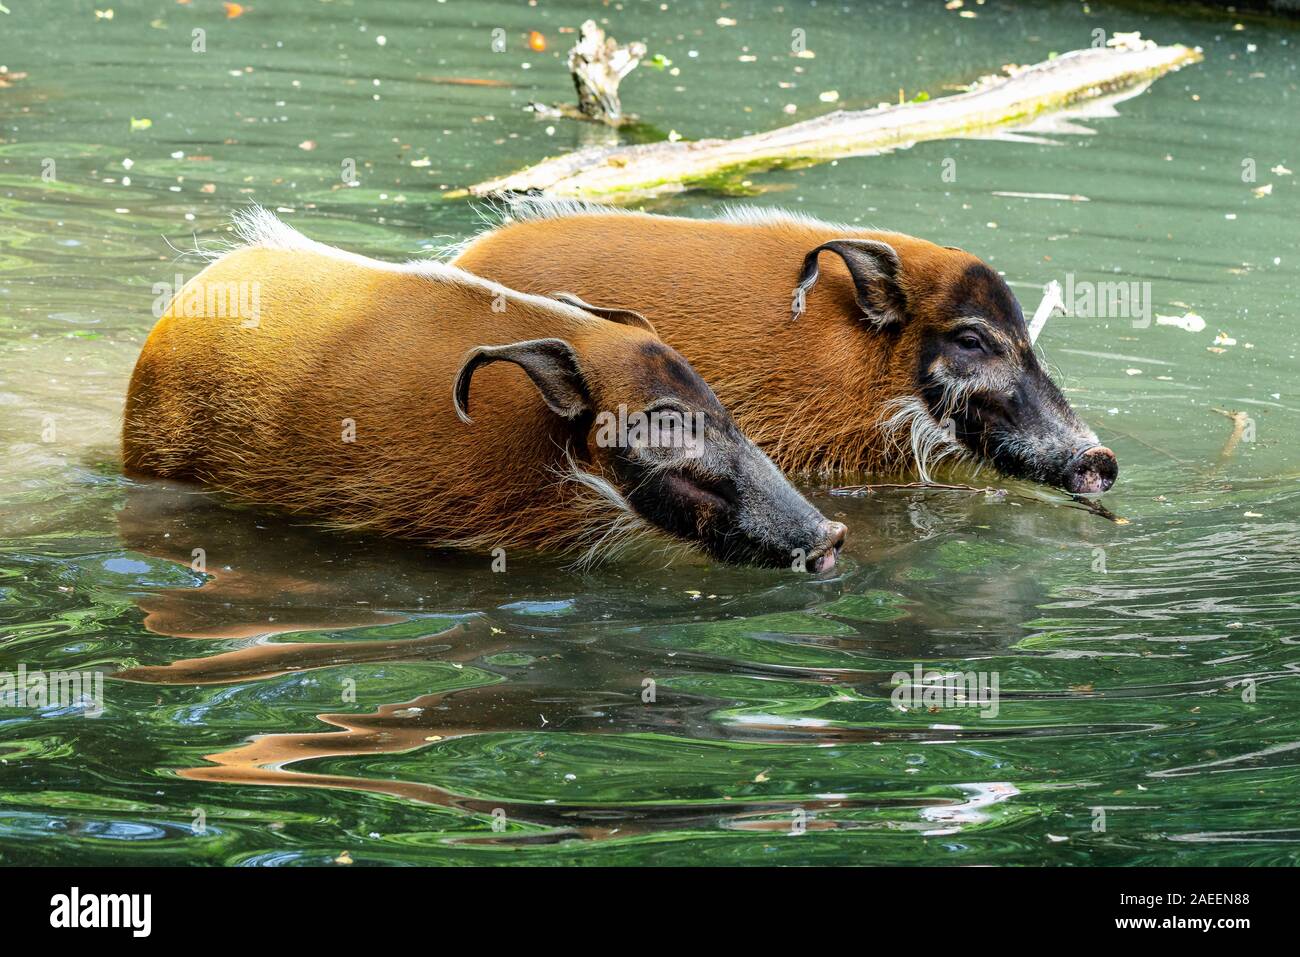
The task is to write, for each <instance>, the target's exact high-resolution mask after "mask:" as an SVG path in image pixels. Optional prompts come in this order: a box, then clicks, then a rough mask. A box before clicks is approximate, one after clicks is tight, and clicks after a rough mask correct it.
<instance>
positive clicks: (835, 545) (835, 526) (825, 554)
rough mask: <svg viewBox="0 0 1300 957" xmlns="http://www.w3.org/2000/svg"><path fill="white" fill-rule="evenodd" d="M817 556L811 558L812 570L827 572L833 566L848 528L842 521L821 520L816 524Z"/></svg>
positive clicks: (842, 545)
mask: <svg viewBox="0 0 1300 957" xmlns="http://www.w3.org/2000/svg"><path fill="white" fill-rule="evenodd" d="M817 530H818V532H820V533H821V534H820V535H819V537H818V542H819V544H818V546H817V557H816V558H815V559H814V560H813V571H814V572H818V573H819V572H828V571H830V570H831V569H832V568H834V567H835V559H836V558H838V557H839V554H840V549H841V548H843V547H844V536H845V535H846V534H847V533H848V528H847V527H846V526H845V525H844V523H843V522H822V523H821V525H820V526H818V529H817Z"/></svg>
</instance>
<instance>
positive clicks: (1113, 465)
mask: <svg viewBox="0 0 1300 957" xmlns="http://www.w3.org/2000/svg"><path fill="white" fill-rule="evenodd" d="M1118 474H1119V462H1117V461H1116V460H1115V453H1114V452H1112V451H1111V450H1110V449H1108V448H1106V446H1104V445H1094V446H1093V447H1092V448H1090V449H1084V450H1083V451H1082V452H1080V453H1079V454H1078V455H1076V456H1075V457H1074V459H1073V461H1071V462H1070V464H1069V465H1068V466H1066V470H1065V487H1066V488H1067V489H1069V490H1070V491H1071V492H1075V493H1083V492H1104V491H1106V490H1107V489H1109V488H1110V487H1111V486H1112V485H1114V484H1115V476H1116V475H1118Z"/></svg>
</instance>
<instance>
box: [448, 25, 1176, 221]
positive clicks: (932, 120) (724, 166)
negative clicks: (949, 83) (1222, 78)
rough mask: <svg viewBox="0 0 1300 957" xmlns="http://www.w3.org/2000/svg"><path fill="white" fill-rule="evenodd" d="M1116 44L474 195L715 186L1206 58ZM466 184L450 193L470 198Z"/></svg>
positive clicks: (1039, 111)
mask: <svg viewBox="0 0 1300 957" xmlns="http://www.w3.org/2000/svg"><path fill="white" fill-rule="evenodd" d="M1117 39H1118V43H1116V41H1115V40H1113V41H1112V43H1113V44H1116V45H1113V46H1109V47H1100V48H1094V49H1088V50H1075V51H1072V52H1070V53H1066V54H1063V55H1062V56H1059V57H1056V58H1055V59H1052V60H1046V61H1044V62H1042V63H1036V64H1034V65H1033V66H1028V67H1023V68H1013V70H1012V72H1011V73H1010V75H1008V76H1000V77H990V78H986V79H984V80H981V81H979V82H977V83H975V84H974V85H973V86H972V87H971V89H970V90H968V91H967V92H965V93H960V94H957V95H955V96H947V97H942V98H938V99H932V100H927V101H925V102H913V103H903V104H899V105H897V106H884V105H882V106H878V107H876V108H874V109H870V110H858V111H847V110H838V111H836V112H834V113H829V114H827V115H826V116H820V117H817V118H816V119H811V120H806V121H804V122H802V123H795V124H794V125H792V126H785V127H781V128H779V129H775V130H770V131H768V132H766V133H756V134H753V135H751V136H742V137H740V138H739V139H734V140H723V139H708V140H697V141H694V142H687V141H678V142H660V143H647V144H643V145H637V146H599V147H590V148H587V149H583V150H579V151H577V152H574V153H569V154H567V155H565V156H557V157H553V158H551V159H547V160H544V161H543V162H541V163H539V164H537V165H536V166H531V167H529V168H527V169H525V170H522V171H520V172H518V173H514V174H511V175H509V176H505V177H502V178H500V179H494V180H489V181H487V182H483V183H479V184H478V185H476V186H471V187H470V188H469V190H468V192H469V193H470V194H471V195H474V196H492V195H497V194H501V193H510V192H530V191H531V192H540V193H543V194H545V195H548V196H560V197H582V198H600V199H603V200H606V201H620V200H630V199H639V198H643V197H647V196H654V195H658V194H660V193H666V192H677V191H680V190H684V189H689V188H691V187H692V186H700V185H715V184H717V182H718V181H719V179H721V178H725V177H726V176H728V175H735V174H739V173H741V172H744V173H752V172H756V171H760V170H764V169H772V168H776V167H788V166H807V165H812V164H814V163H820V162H824V161H826V160H830V159H836V158H839V157H844V156H858V155H862V154H866V153H876V152H882V151H885V150H890V149H898V148H900V147H905V146H910V145H911V144H913V143H919V142H923V141H925V140H934V139H947V138H953V137H969V136H987V135H989V134H990V133H991V132H993V131H996V130H998V129H1000V128H1002V129H1008V128H1014V127H1016V126H1023V125H1026V124H1028V123H1030V122H1031V121H1033V120H1035V119H1038V118H1039V117H1042V116H1044V115H1045V114H1048V113H1051V112H1055V111H1061V110H1065V109H1066V108H1068V107H1072V106H1075V105H1076V104H1080V103H1082V102H1084V101H1088V100H1093V99H1097V98H1100V97H1104V96H1115V95H1117V94H1126V95H1128V96H1135V95H1137V94H1138V93H1140V92H1141V91H1142V90H1143V89H1145V88H1146V86H1147V85H1148V84H1149V83H1150V82H1151V81H1152V80H1154V79H1155V78H1157V77H1159V76H1161V75H1163V74H1165V73H1167V72H1169V71H1170V70H1176V69H1178V68H1179V67H1181V66H1184V65H1186V64H1188V63H1195V62H1196V61H1198V60H1200V59H1201V53H1200V51H1199V50H1196V49H1191V48H1189V47H1185V46H1181V45H1174V46H1157V45H1156V44H1154V43H1152V42H1150V41H1144V40H1141V39H1139V38H1138V37H1137V36H1136V35H1127V36H1123V37H1120V38H1117ZM464 194H465V192H464V191H457V192H456V193H453V194H448V197H449V198H450V197H452V196H455V195H464Z"/></svg>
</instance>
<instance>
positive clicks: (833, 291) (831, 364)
mask: <svg viewBox="0 0 1300 957" xmlns="http://www.w3.org/2000/svg"><path fill="white" fill-rule="evenodd" d="M845 237H850V238H856V239H875V240H881V241H884V242H887V243H889V244H890V245H891V246H893V247H894V249H895V250H896V251H897V252H898V255H899V258H900V259H901V262H902V275H901V277H900V285H901V286H902V288H903V289H904V291H905V292H906V294H907V299H908V305H909V314H910V316H911V318H910V319H909V321H908V322H907V323H905V324H904V327H903V328H902V329H901V330H899V332H898V333H897V334H896V336H895V337H893V339H892V342H891V346H890V348H888V349H884V348H882V347H881V334H880V333H877V332H875V331H874V330H873V329H871V328H869V327H868V323H867V322H865V321H864V319H863V314H862V310H861V309H860V308H859V307H858V305H857V304H856V302H855V298H854V286H853V282H852V280H851V278H850V275H849V272H848V270H847V268H846V267H845V266H844V264H843V262H841V261H840V259H839V258H838V257H836V256H832V255H823V256H822V257H821V263H820V265H821V271H822V275H821V279H820V280H819V281H818V282H817V284H816V285H815V286H814V287H813V288H812V290H811V291H810V292H809V293H808V296H807V312H806V313H805V314H804V315H803V316H802V317H801V318H800V319H798V320H797V321H791V298H792V294H793V290H794V288H795V285H796V284H797V282H798V279H799V270H800V266H801V264H802V261H803V256H804V254H805V253H806V252H808V251H809V250H812V249H814V248H815V247H817V246H818V245H820V244H821V243H824V242H826V241H828V240H831V239H842V238H845ZM978 262H979V260H978V259H977V258H976V257H974V256H972V255H970V254H969V253H966V252H962V251H960V250H956V249H949V248H946V247H942V246H937V245H935V244H934V243H931V242H926V241H925V240H922V239H916V238H913V237H911V236H906V235H903V234H901V233H891V232H879V231H874V230H865V229H850V228H845V227H841V226H832V225H827V224H819V223H816V222H814V221H811V220H802V219H799V218H796V217H780V216H777V217H772V218H769V219H766V220H763V221H753V222H746V221H734V222H733V221H727V220H695V219H681V218H673V217H661V216H645V215H640V214H626V213H617V212H599V211H597V212H585V213H584V212H579V213H577V214H574V215H561V216H555V217H545V218H537V219H527V218H526V219H523V220H522V221H520V222H515V223H508V224H507V225H505V226H503V227H502V228H500V229H498V230H495V231H493V232H489V233H486V234H485V235H483V236H481V237H479V238H478V239H476V240H475V241H474V242H472V243H471V244H470V245H469V246H468V247H467V248H466V249H465V250H464V251H463V252H462V253H461V254H460V255H459V256H458V257H457V258H456V259H455V260H454V264H455V265H457V266H459V267H461V268H463V269H467V270H469V271H470V272H473V273H477V274H479V275H482V276H485V277H487V278H490V279H493V280H496V281H498V282H502V283H504V284H506V285H508V286H512V287H514V288H517V289H523V290H527V291H529V292H536V293H547V292H550V291H552V290H557V289H567V290H570V291H572V292H574V293H576V294H577V295H579V296H581V297H582V298H583V299H585V300H587V301H589V302H591V303H594V304H596V305H600V306H619V307H623V308H627V309H635V310H637V311H638V312H641V313H644V314H645V315H646V317H647V318H649V319H650V320H651V321H652V322H653V323H654V324H655V328H656V330H657V331H658V333H659V335H660V336H661V337H662V338H663V340H664V341H665V342H667V343H668V344H670V345H672V346H673V347H674V348H676V349H677V350H678V351H679V352H681V353H682V354H683V355H684V356H685V357H686V359H687V360H688V361H689V362H690V363H691V364H692V365H693V366H694V367H695V369H696V371H698V372H699V373H700V375H701V376H703V377H704V379H705V380H706V381H707V382H708V383H709V384H710V385H711V386H712V387H713V390H714V392H716V393H717V395H718V398H719V399H720V400H721V401H722V403H723V404H724V405H725V406H726V407H727V408H728V409H729V410H730V411H731V413H732V415H733V416H734V417H735V419H736V422H737V424H739V426H740V427H741V429H742V430H743V431H744V432H746V434H748V435H749V436H750V438H752V439H753V440H754V441H755V442H757V443H758V444H759V445H760V446H761V447H762V448H763V450H764V451H765V452H767V454H768V455H769V456H771V457H772V459H773V460H774V461H775V462H776V463H777V464H778V465H780V466H781V467H782V468H784V469H787V470H795V471H802V470H817V471H838V470H845V469H847V470H872V471H883V470H894V469H899V468H903V467H906V466H909V465H911V464H912V450H911V448H910V446H909V443H908V435H907V432H906V430H902V432H901V433H900V431H899V430H891V429H888V428H884V427H883V425H882V424H883V423H884V422H885V421H886V420H887V419H888V418H889V416H890V415H891V414H892V413H893V412H895V411H897V408H898V406H897V403H899V402H902V401H906V400H907V399H909V398H911V397H913V396H914V393H915V387H914V381H915V366H916V363H917V353H918V348H919V344H920V342H921V341H922V339H923V338H924V336H925V335H927V334H929V333H931V332H932V331H933V325H934V324H935V323H938V322H939V321H941V320H942V319H943V318H945V317H944V315H943V313H942V312H941V309H940V307H941V304H942V303H943V301H944V299H945V297H946V296H947V295H948V294H949V292H950V289H951V287H952V286H954V285H955V284H956V283H957V282H958V281H959V280H960V277H961V276H962V274H963V273H964V272H965V270H966V269H967V268H969V267H970V266H971V265H972V264H976V263H978Z"/></svg>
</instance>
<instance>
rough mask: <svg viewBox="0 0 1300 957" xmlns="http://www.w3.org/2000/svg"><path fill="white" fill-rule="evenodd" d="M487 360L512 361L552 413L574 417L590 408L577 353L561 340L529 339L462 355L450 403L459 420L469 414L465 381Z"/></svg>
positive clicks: (467, 418)
mask: <svg viewBox="0 0 1300 957" xmlns="http://www.w3.org/2000/svg"><path fill="white" fill-rule="evenodd" d="M489 362H513V363H514V364H515V365H517V366H519V367H520V368H521V369H523V370H524V371H525V372H527V373H528V378H530V379H532V380H533V384H534V385H535V386H537V391H538V392H540V393H541V394H542V399H543V400H544V401H545V402H546V405H547V406H548V407H549V408H550V410H551V411H552V412H554V413H555V414H556V415H560V416H563V417H564V418H566V419H576V418H577V417H578V416H580V415H581V414H582V413H583V412H586V411H588V410H589V409H590V408H591V393H590V392H588V390H587V383H586V381H585V380H584V379H583V377H582V369H581V368H580V367H579V365H578V354H577V352H575V351H574V348H573V346H571V345H569V344H568V343H567V342H565V341H564V340H563V339H529V340H528V341H526V342H516V343H512V344H511V345H508V346H478V347H477V348H474V349H471V350H470V351H469V353H468V354H467V355H466V356H465V358H464V360H463V362H462V364H461V367H460V372H458V373H457V374H456V384H455V386H454V387H453V388H452V402H453V404H454V405H455V407H456V416H457V417H458V418H459V419H460V420H461V421H462V422H471V421H473V420H472V419H470V417H469V384H470V380H471V379H472V378H473V377H474V371H475V370H476V369H478V367H479V366H481V365H486V364H487V363H489Z"/></svg>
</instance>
